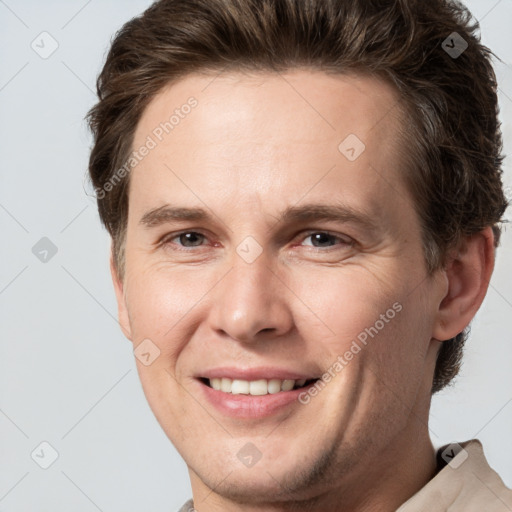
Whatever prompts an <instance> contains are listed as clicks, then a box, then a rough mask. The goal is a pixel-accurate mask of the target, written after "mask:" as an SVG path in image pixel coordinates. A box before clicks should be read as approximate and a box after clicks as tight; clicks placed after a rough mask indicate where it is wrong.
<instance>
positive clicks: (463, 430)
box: [0, 0, 512, 512]
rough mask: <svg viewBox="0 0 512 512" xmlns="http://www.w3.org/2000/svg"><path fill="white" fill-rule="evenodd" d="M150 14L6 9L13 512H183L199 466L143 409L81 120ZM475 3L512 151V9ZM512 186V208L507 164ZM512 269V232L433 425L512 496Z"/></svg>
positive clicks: (6, 418) (19, 4) (4, 322)
mask: <svg viewBox="0 0 512 512" xmlns="http://www.w3.org/2000/svg"><path fill="white" fill-rule="evenodd" d="M149 4H150V2H149V1H148V0H130V1H127V0H123V1H121V0H117V1H114V0H101V1H100V0H90V1H88V2H86V1H84V0H66V1H64V0H61V1H56V0H54V1H46V2H38V1H35V0H31V1H30V0H18V1H16V0H5V1H2V0H0V55H1V66H0V112H1V115H0V141H1V147H2V151H1V162H0V168H1V187H0V230H1V233H2V244H1V246H0V254H1V258H2V259H1V262H2V264H1V265H0V314H1V323H0V326H1V346H0V347H1V352H0V439H1V454H0V457H1V459H0V460H1V466H0V512H1V511H10V512H28V511H34V512H39V511H52V512H58V511H64V510H66V511H67V510H74V511H77V512H80V511H83V512H89V511H90V512H93V511H95V510H101V511H104V512H107V511H108V512H116V511H123V512H135V511H138V512H140V511H150V510H151V511H152V512H164V511H166V512H172V511H174V510H176V509H177V508H178V507H179V506H180V505H181V504H182V503H183V502H184V501H185V500H186V499H187V498H189V497H190V496H191V492H190V486H189V482H188V474H187V472H186V466H185V464H184V462H183V461H182V460H181V459H180V457H179V455H178V454H177V452H176V451H175V450H174V448H173V447H172V445H171V444H170V442H169V441H168V439H167V437H166V436H165V434H164V433H163V431H162V430H161V429H160V426H159V425H158V423H157V421H156V419H154V417H153V414H152V412H151V410H150V409H149V406H148V405H147V403H146V400H145V398H144V395H143V392H142V388H141V386H140V383H139V380H138V376H137V372H136V367H135V362H134V357H133V354H132V347H131V344H130V343H129V342H128V341H127V340H125V338H124V337H123V335H122V333H121V331H120V329H119V326H118V324H117V321H116V314H117V313H116V305H115V300H114V293H113V290H112V286H111V282H110V275H109V271H108V264H107V263H108V251H109V239H108V237H107V234H106V232H105V231H104V230H103V229H102V228H100V223H99V218H98V215H97V213H96V207H95V202H94V200H93V198H92V197H89V196H88V195H87V193H86V191H87V190H90V189H89V188H88V187H87V183H86V180H85V173H86V167H87V158H88V150H89V146H90V142H91V139H90V136H89V134H88V132H87V129H86V127H85V123H84V122H83V117H84V115H85V113H86V112H87V110H88V109H89V108H90V107H91V106H92V105H93V103H94V101H95V96H94V89H95V79H96V76H97V74H98V73H99V71H100V69H101V66H102V63H103V59H104V56H105V53H106V50H107V48H108V45H109V41H110V38H111V37H112V36H113V34H114V33H115V31H116V30H117V29H119V28H120V27H121V26H122V24H123V23H124V22H126V21H127V20H128V19H129V18H131V17H132V16H135V15H136V14H138V13H140V12H142V11H143V10H144V9H145V8H146V7H147V6H148V5H149ZM467 5H468V6H469V7H470V8H471V10H472V11H473V13H474V15H475V16H476V17H477V18H478V19H479V20H481V23H482V36H483V41H484V43H485V44H487V45H488V46H489V47H490V48H491V49H493V51H494V52H495V53H496V54H497V55H498V56H499V57H500V58H501V59H502V60H503V61H504V62H503V63H497V64H496V71H497V74H498V80H499V86H500V103H501V109H502V121H503V130H504V137H505V153H506V154H509V153H510V152H511V151H512V124H511V121H512V31H511V30H510V27H511V26H512V0H501V1H494V0H493V1H487V0H472V1H469V2H467ZM44 31H46V32H48V33H49V34H50V35H51V38H50V37H49V36H47V35H43V36H41V35H40V34H41V33H42V32H44ZM52 39H53V40H55V41H56V42H57V43H58V48H57V50H56V51H55V52H54V53H53V54H52V55H51V56H49V57H48V58H46V59H43V58H41V56H40V55H39V54H38V53H36V51H34V50H33V48H32V47H31V44H32V42H33V41H34V40H35V43H34V45H36V44H37V45H39V46H37V47H36V48H38V51H39V52H40V53H41V52H45V51H46V52H49V51H50V50H51V45H52V44H54V43H53V42H52ZM505 181H506V185H507V187H508V191H509V196H510V195H511V194H510V190H512V169H511V159H510V158H508V159H507V161H506V176H505ZM508 217H509V218H511V217H512V213H511V212H509V213H508ZM43 237H47V238H49V239H50V240H51V241H52V243H53V244H55V246H56V248H57V249H58V252H57V253H56V254H55V255H54V256H53V257H51V258H49V256H51V253H50V254H49V255H48V258H49V261H48V262H46V263H43V262H41V261H40V260H39V259H38V258H37V257H36V256H35V255H34V254H33V252H32V248H33V247H34V245H35V244H36V243H38V241H39V240H40V239H41V238H43ZM511 256H512V237H511V232H510V229H509V230H508V231H506V232H505V234H504V237H503V244H502V247H501V248H500V250H499V252H498V258H497V266H496V270H495V274H494V277H493V279H492V282H491V287H490V289H489V293H488V295H487V298H486V300H485V302H484V305H483V307H482V309H481V310H480V312H479V313H478V315H477V317H476V319H475V321H474V323H473V329H472V336H471V339H470V341H469V342H468V345H467V350H466V357H465V364H464V368H463V371H462V375H461V376H460V378H459V379H458V381H457V385H456V387H454V388H452V389H450V390H448V391H445V392H442V393H441V394H440V395H438V396H437V397H436V398H435V399H434V402H433V406H432V414H431V433H432V439H433V442H434V444H435V445H436V446H440V445H441V444H444V443H448V442H451V441H454V440H457V441H463V440H467V439H470V438H474V437H477V438H479V439H480V440H482V442H483V444H484V448H485V452H486V454H487V457H488V459H489V461H490V463H491V465H492V466H493V467H494V468H495V469H496V470H497V471H498V472H499V473H500V474H501V476H502V478H503V479H504V480H505V482H506V483H507V485H508V486H509V487H512V335H511V333H510V327H509V319H510V318H511V317H512V286H511V268H510V262H511V261H512V258H511ZM43 441H46V442H48V443H50V445H51V446H52V447H53V448H54V449H55V450H56V451H57V452H58V455H59V456H58V459H57V460H56V461H55V462H54V463H53V465H51V466H50V467H49V468H48V469H46V470H45V469H42V468H41V467H40V466H39V465H38V464H37V463H36V462H35V460H37V461H38V462H39V463H44V461H45V460H46V461H49V460H50V459H49V458H48V457H49V456H50V449H49V448H47V447H46V448H45V446H43V447H42V450H43V451H41V447H40V444H41V442H43ZM34 450H36V451H35V453H34V455H33V457H34V458H32V456H31V454H32V453H33V452H34ZM42 453H44V456H42ZM38 454H39V456H38Z"/></svg>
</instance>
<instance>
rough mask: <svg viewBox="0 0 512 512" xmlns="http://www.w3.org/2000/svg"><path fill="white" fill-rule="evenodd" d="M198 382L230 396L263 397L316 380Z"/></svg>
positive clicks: (226, 379) (217, 379)
mask: <svg viewBox="0 0 512 512" xmlns="http://www.w3.org/2000/svg"><path fill="white" fill-rule="evenodd" d="M199 380H200V381H201V382H202V383H203V384H204V385H206V386H208V387H209V388H211V389H214V390H216V391H221V392H222V393H227V394H230V395H250V396H264V395H276V394H279V393H283V392H287V391H295V390H298V389H302V388H307V387H309V386H310V385H311V384H314V383H315V382H316V381H317V380H318V379H317V378H313V379H283V380H282V379H258V380H250V381H249V380H242V379H231V378H229V377H215V378H207V377H200V378H199Z"/></svg>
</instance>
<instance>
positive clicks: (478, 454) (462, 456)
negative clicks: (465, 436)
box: [179, 439, 512, 512]
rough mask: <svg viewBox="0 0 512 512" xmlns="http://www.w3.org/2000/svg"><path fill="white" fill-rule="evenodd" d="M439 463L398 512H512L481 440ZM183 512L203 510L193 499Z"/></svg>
mask: <svg viewBox="0 0 512 512" xmlns="http://www.w3.org/2000/svg"><path fill="white" fill-rule="evenodd" d="M510 463H511V464H512V461H510ZM438 464H439V472H438V473H437V474H436V476H435V477H434V478H432V480H430V482H428V483H427V485H425V487H423V489H420V490H419V491H418V492H417V493H416V494H415V495H414V496H412V497H411V498H410V499H408V500H407V501H406V502H405V503H404V504H403V505H402V506H401V507H400V508H399V509H398V510H397V511H396V512H512V490H510V489H509V488H508V487H506V486H505V484H504V483H503V480H502V479H501V478H500V477H499V476H498V474H497V473H496V471H494V470H493V469H492V468H491V467H490V466H489V464H488V462H487V459H486V458H485V455H484V451H483V448H482V444H481V443H480V441H478V440H477V439H473V440H471V441H466V442H464V443H458V444H452V445H447V446H443V447H442V448H440V449H439V450H438ZM179 512H200V511H196V510H195V509H194V503H193V501H192V500H189V501H187V503H185V505H183V507H182V508H181V509H180V510H179Z"/></svg>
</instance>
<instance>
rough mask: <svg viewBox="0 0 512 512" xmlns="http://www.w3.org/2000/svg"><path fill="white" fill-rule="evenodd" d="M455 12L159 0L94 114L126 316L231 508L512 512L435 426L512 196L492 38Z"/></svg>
mask: <svg viewBox="0 0 512 512" xmlns="http://www.w3.org/2000/svg"><path fill="white" fill-rule="evenodd" d="M469 23H470V22H469V20H468V18H467V12H466V11H465V10H464V9H463V8H462V7H461V6H459V5H458V4H455V3H453V2H448V1H444V0H434V1H430V2H424V1H422V0H380V1H371V2H370V1H368V0H195V1H193V2H191V1H190V0H161V1H159V2H156V3H155V4H153V5H152V6H151V7H150V8H149V9H148V10H147V11H146V12H145V13H144V14H143V15H142V16H140V17H138V18H135V19H133V20H131V21H130V22H129V23H127V24H126V25H125V26H124V27H123V29H122V30H121V31H120V32H119V33H118V34H117V35H116V38H115V40H114V41H113V44H112V48H111V49H110V52H109V54H108V57H107V60H106V63H105V66H104V68H103V71H102V73H101V75H100V77H99V80H98V94H99V102H98V104H97V105H96V106H95V107H94V108H93V109H92V110H91V112H90V114H89V122H90V126H91V129H92V131H93V134H94V147H93V149H92V153H91V158H90V175H91V178H92V182H93V184H94V187H95V189H96V193H97V198H98V207H99V212H100V215H101V218H102V221H103V222H104V224H105V225H106V227H107V228H108V230H109V232H110V234H111V235H112V242H113V244H112V260H111V269H112V276H113V281H114V286H115V291H116V295H117V300H118V306H119V320H120V325H121V327H122V329H123V331H124V333H125V335H126V336H127V337H128V338H129V339H130V340H131V341H132V342H133V345H134V351H135V355H136V356H137V367H138V371H139V376H140V379H141V382H142V386H143V389H144V392H145V395H146V397H147V399H148V402H149V404H150V406H151V408H152V410H153V412H154V414H155V416H156V418H157V419H158V421H159V423H160V425H161V426H162V428H163V430H164V431H165V433H166V434H167V436H168V437H169V439H170V440H171V441H172V443H173V444H174V446H175V447H176V448H177V450H178V451H179V453H180V454H181V455H182V457H183V458H184V460H185V461H186V463H187V466H188V468H189V474H190V479H191V485H192V491H193V501H192V500H191V501H190V502H188V503H187V504H185V505H184V507H183V508H182V510H183V511H186V510H194V509H195V510H198V511H200V512H216V511H235V510H236V511H241V510H243V511H251V512H256V511H258V512H259V511H305V510H307V511H320V510H322V511H332V512H334V511H335V512H347V511H351V512H362V511H365V512H376V511H379V512H391V511H394V510H397V509H399V510H400V511H401V512H412V511H420V510H424V511H426V510H429V511H441V510H442V511H446V510H450V511H462V510H464V511H469V510H475V511H476V510H478V511H482V510H485V511H500V512H501V511H503V512H505V511H508V510H512V491H510V490H509V489H507V488H506V487H505V486H504V484H503V482H502V481H501V479H500V478H499V476H498V475H497V474H496V473H495V472H494V471H493V470H492V469H491V468H490V467H489V465H488V464H487V462H486V459H485V457H484V455H483V451H482V448H481V445H480V444H479V442H478V441H477V440H473V441H469V442H466V443H463V442H461V443H458V444H457V443H455V444H453V445H450V446H448V447H443V448H442V449H441V450H440V451H439V452H438V454H437V456H436V451H435V450H434V448H433V445H432V442H431V440H430V437H429V430H428V413H429V406H430V400H431V395H432V394H433V393H435V392H437V391H439V390H440V389H442V388H443V387H444V386H446V385H447V384H448V383H449V382H450V381H451V380H452V379H453V377H454V376H455V375H456V374H457V372H458V368H459V364H460V357H461V351H462V346H463V344H464V340H465V337H466V327H467V326H468V324H469V323H470V321H471V319H472V318H473V316H474V315H475V313H476V311H477V310H478V308H479V307H480V305H481V303H482V300H483V298H484V296H485V294H486V291H487V287H488V283H489V279H490V277H491V274H492V270H493V265H494V251H495V247H497V245H498V241H499V235H500V227H499V223H500V221H501V220H502V217H503V214H504V212H505V208H506V200H505V198H504V195H503V191H502V183H501V163H502V156H501V153H500V151H501V134H500V131H499V123H498V120H497V98H496V83H495V77H494V73H493V70H492V67H491V64H490V55H489V51H488V50H487V49H486V48H484V47H483V46H482V45H481V44H480V42H479V40H478V38H477V37H476V35H475V30H476V27H474V26H471V25H470V24H469Z"/></svg>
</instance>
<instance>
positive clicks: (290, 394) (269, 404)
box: [198, 380, 308, 419]
mask: <svg viewBox="0 0 512 512" xmlns="http://www.w3.org/2000/svg"><path fill="white" fill-rule="evenodd" d="M198 382H199V385H200V386H201V388H202V391H203V393H204V395H205V396H206V399H207V400H208V401H209V402H210V403H211V404H212V405H213V406H214V407H215V408H216V409H218V410H219V411H220V412H221V413H222V414H224V415H226V416H231V417H233V418H248V419H251V418H265V417H268V416H272V415H273V414H275V413H277V412H278V411H281V410H283V409H285V408H289V407H291V406H292V405H293V404H295V405H301V404H300V402H299V401H298V397H299V395H300V394H301V393H303V392H304V391H306V390H307V389H308V388H307V387H303V388H299V389H292V390H291V391H280V392H279V393H274V394H267V395H260V396H253V395H232V394H231V393H224V392H223V391H218V390H216V389H213V388H211V387H209V386H207V385H206V384H204V383H203V382H201V381H200V380H199V381H198Z"/></svg>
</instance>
